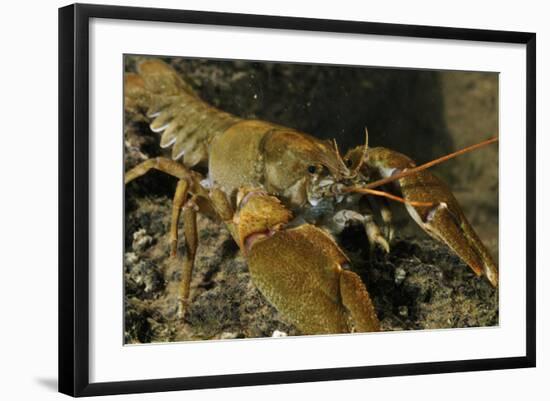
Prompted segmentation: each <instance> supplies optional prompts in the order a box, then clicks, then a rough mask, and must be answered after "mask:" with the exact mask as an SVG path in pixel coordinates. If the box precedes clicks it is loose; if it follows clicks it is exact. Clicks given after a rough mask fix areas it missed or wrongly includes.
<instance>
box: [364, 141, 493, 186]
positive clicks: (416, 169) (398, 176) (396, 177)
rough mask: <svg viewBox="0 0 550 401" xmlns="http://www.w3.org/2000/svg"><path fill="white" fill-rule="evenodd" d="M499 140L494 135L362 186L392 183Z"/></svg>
mask: <svg viewBox="0 0 550 401" xmlns="http://www.w3.org/2000/svg"><path fill="white" fill-rule="evenodd" d="M497 141H498V137H496V136H495V137H492V138H489V139H487V140H485V141H483V142H480V143H477V144H475V145H471V146H468V147H466V148H464V149H461V150H457V151H456V152H453V153H450V154H448V155H445V156H442V157H440V158H438V159H435V160H432V161H431V162H428V163H424V164H422V165H420V166H417V167H414V168H411V169H407V170H403V171H402V172H400V173H397V174H394V175H392V176H390V177H387V178H383V179H381V180H378V181H374V182H371V183H370V184H367V185H365V186H362V187H361V188H363V189H372V188H376V187H379V186H381V185H384V184H387V183H390V182H393V181H395V180H399V179H401V178H403V177H407V176H409V175H411V174H415V173H418V172H419V171H422V170H426V169H427V168H430V167H432V166H435V165H436V164H440V163H443V162H444V161H447V160H449V159H453V158H455V157H457V156H460V155H462V154H464V153H468V152H471V151H472V150H476V149H479V148H482V147H484V146H487V145H490V144H492V143H495V142H497Z"/></svg>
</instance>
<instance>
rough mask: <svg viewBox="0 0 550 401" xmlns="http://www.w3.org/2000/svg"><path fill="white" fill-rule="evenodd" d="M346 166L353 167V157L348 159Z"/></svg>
mask: <svg viewBox="0 0 550 401" xmlns="http://www.w3.org/2000/svg"><path fill="white" fill-rule="evenodd" d="M346 166H347V168H351V166H353V162H352V161H351V159H346Z"/></svg>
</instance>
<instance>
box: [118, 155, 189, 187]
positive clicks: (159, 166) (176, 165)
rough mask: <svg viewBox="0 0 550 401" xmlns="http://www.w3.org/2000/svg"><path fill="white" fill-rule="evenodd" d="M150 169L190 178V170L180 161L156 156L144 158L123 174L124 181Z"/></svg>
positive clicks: (131, 179)
mask: <svg viewBox="0 0 550 401" xmlns="http://www.w3.org/2000/svg"><path fill="white" fill-rule="evenodd" d="M151 169H156V170H159V171H162V172H163V173H166V174H169V175H171V176H173V177H176V178H179V179H184V178H185V179H191V178H192V177H191V173H190V171H189V170H188V169H187V168H186V167H185V166H184V165H183V164H181V163H180V162H177V161H174V160H170V159H167V158H166V157H156V158H154V159H149V160H146V161H144V162H143V163H140V164H138V165H137V166H136V167H134V168H133V169H131V170H130V171H128V172H127V173H126V174H125V175H124V183H125V184H128V183H129V182H130V181H133V180H135V179H136V178H138V177H141V176H142V175H144V174H146V173H147V172H148V171H149V170H151Z"/></svg>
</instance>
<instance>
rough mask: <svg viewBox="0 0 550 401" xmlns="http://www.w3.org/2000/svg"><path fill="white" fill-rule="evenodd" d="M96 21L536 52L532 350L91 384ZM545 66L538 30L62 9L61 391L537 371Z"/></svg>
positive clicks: (532, 77)
mask: <svg viewBox="0 0 550 401" xmlns="http://www.w3.org/2000/svg"><path fill="white" fill-rule="evenodd" d="M91 18H106V19H120V20H141V21H160V22H179V23H191V24H205V25H217V26H240V27H253V28H275V29H284V30H305V31H324V32H337V33H354V34H370V35H386V36H400V37H415V38H437V39H451V40H468V41H485V42H499V43H516V44H524V45H525V46H526V55H527V56H526V60H525V61H526V68H527V70H526V71H527V82H526V87H527V91H526V100H527V102H526V103H527V110H526V113H527V114H526V120H527V126H526V132H527V137H526V138H525V140H526V145H527V166H526V168H527V193H526V202H527V220H526V230H527V231H526V233H527V248H526V249H527V259H526V266H527V269H526V272H527V277H526V301H527V302H526V307H527V310H526V316H527V324H526V327H525V331H526V341H527V342H526V354H525V355H524V356H521V357H509V358H495V359H477V360H456V361H444V362H428V363H409V364H398V365H383V366H364V367H361V366H358V367H346V368H331V369H314V370H298V371H284V372H262V373H250V374H230V375H219V376H202V377H182V378H166V379H155V380H135V381H123V382H103V383H90V381H89V375H88V373H89V337H88V329H89V312H88V311H89V290H88V284H89V276H88V273H89V266H88V260H89V259H88V256H89V224H88V216H89V194H90V188H89V181H88V177H89V175H88V173H89V148H88V143H89V142H88V140H89V131H88V127H89V125H88V124H89V120H88V118H89V117H88V110H89V109H88V107H89V105H88V95H89V74H88V73H89V71H88V61H89V32H88V28H89V22H90V19H91ZM535 65H536V35H535V33H526V32H509V31H494V30H479V29H462V28H446V27H434V26H415V25H400V24H387V23H371V22H358V21H337V20H322V19H309V18H295V17H279V16H266V15H245V14H231V13H218V12H202V11H184V10H171V9H155V8H137V7H119V6H105V5H87V4H75V5H69V6H66V7H63V8H61V9H59V391H60V392H62V393H65V394H68V395H71V396H95V395H106V394H123V393H140V392H157V391H172V390H188V389H203V388H218V387H236V386H250V385H264V384H281V383H294V382H315V381H324V380H344V379H359V378H372V377H387V376H400V375H421V374H433V373H450V372H464V371H481V370H494V369H513V368H527V367H534V366H535V364H536V338H535V332H536V330H535V327H536V326H535V325H536V321H535V306H536V305H535V299H536V294H535V267H536V261H535V243H536V241H535V240H536V238H535V229H536V227H535V222H536V216H535V213H536V212H535V210H536V207H535V206H536V205H535V164H536V161H535V120H536V115H535V110H536V105H535V102H536V70H535V68H536V67H535Z"/></svg>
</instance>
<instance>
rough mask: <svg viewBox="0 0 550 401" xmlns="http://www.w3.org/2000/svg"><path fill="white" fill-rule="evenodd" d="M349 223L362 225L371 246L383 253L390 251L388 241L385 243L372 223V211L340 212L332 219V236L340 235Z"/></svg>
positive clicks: (345, 210)
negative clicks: (376, 247)
mask: <svg viewBox="0 0 550 401" xmlns="http://www.w3.org/2000/svg"><path fill="white" fill-rule="evenodd" d="M350 221H358V222H359V223H361V224H362V225H363V227H364V228H365V233H366V234H367V238H368V240H369V243H370V244H371V246H375V245H378V246H379V247H381V248H382V249H383V250H384V251H386V252H389V251H390V245H389V244H388V241H386V239H385V238H384V236H383V235H382V233H381V232H380V228H378V225H377V224H376V222H375V221H374V218H373V216H372V211H371V212H370V213H365V214H360V213H357V212H356V211H354V210H347V209H344V210H340V211H339V212H338V213H336V214H335V215H334V217H333V224H332V227H331V231H332V232H333V233H334V234H340V233H341V232H342V231H343V230H344V228H345V227H346V225H347V224H348V222H350Z"/></svg>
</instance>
